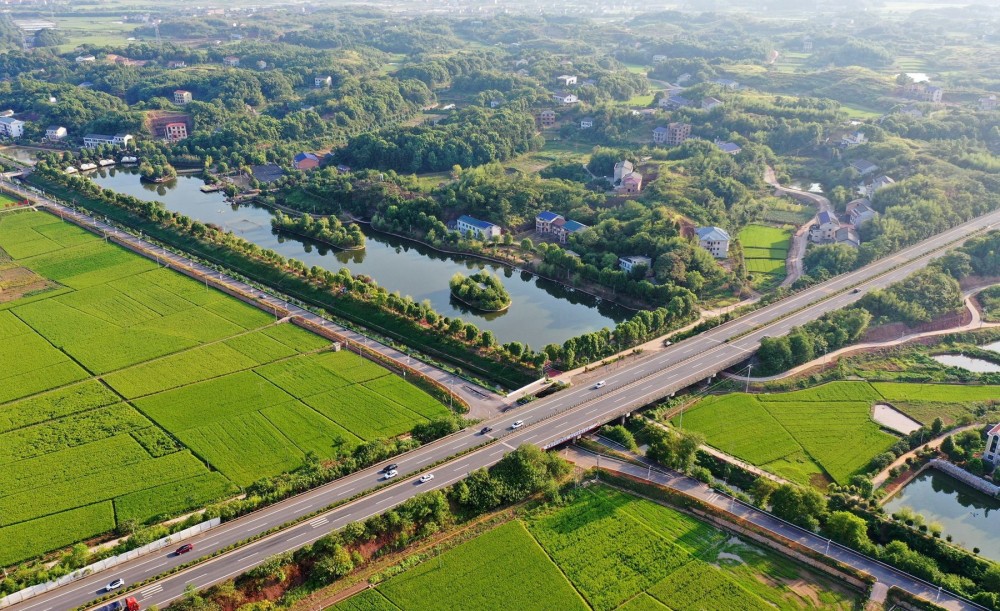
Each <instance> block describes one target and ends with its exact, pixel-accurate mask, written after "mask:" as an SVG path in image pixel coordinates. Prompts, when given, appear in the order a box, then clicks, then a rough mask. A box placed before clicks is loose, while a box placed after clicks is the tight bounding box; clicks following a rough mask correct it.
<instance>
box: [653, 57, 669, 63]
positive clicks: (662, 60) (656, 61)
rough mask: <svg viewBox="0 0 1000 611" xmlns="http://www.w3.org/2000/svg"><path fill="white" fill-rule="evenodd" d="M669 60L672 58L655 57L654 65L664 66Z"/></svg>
mask: <svg viewBox="0 0 1000 611" xmlns="http://www.w3.org/2000/svg"><path fill="white" fill-rule="evenodd" d="M668 59H670V58H669V57H667V56H666V55H654V56H653V63H654V64H662V63H663V62H665V61H667V60H668Z"/></svg>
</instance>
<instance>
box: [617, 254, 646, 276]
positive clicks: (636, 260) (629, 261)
mask: <svg viewBox="0 0 1000 611" xmlns="http://www.w3.org/2000/svg"><path fill="white" fill-rule="evenodd" d="M638 265H645V266H646V270H647V271H648V270H649V269H650V268H651V267H652V266H653V260H652V259H650V258H649V257H643V256H642V255H632V256H631V257H619V258H618V267H620V268H621V270H622V271H623V272H626V273H629V274H631V273H632V270H633V269H634V268H635V267H636V266H638Z"/></svg>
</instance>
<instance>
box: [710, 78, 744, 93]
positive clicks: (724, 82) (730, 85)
mask: <svg viewBox="0 0 1000 611" xmlns="http://www.w3.org/2000/svg"><path fill="white" fill-rule="evenodd" d="M709 82H710V83H712V84H713V85H718V86H720V87H722V88H723V89H733V90H736V89H739V88H740V84H739V82H738V81H734V80H732V79H728V78H717V79H714V80H711V81H709Z"/></svg>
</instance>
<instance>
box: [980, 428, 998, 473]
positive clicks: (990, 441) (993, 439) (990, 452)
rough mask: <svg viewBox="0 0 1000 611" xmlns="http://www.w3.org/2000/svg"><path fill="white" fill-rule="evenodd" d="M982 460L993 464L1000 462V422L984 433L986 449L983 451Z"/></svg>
mask: <svg viewBox="0 0 1000 611" xmlns="http://www.w3.org/2000/svg"><path fill="white" fill-rule="evenodd" d="M983 460H988V461H990V462H991V463H993V464H994V465H995V464H997V463H998V462H1000V424H998V425H996V426H995V427H993V428H991V429H990V432H989V433H987V434H986V449H985V450H984V451H983Z"/></svg>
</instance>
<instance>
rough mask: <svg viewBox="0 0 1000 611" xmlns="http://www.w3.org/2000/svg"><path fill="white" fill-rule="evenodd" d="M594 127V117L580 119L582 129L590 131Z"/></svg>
mask: <svg viewBox="0 0 1000 611" xmlns="http://www.w3.org/2000/svg"><path fill="white" fill-rule="evenodd" d="M593 126H594V117H584V118H582V119H580V129H590V128H591V127H593Z"/></svg>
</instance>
